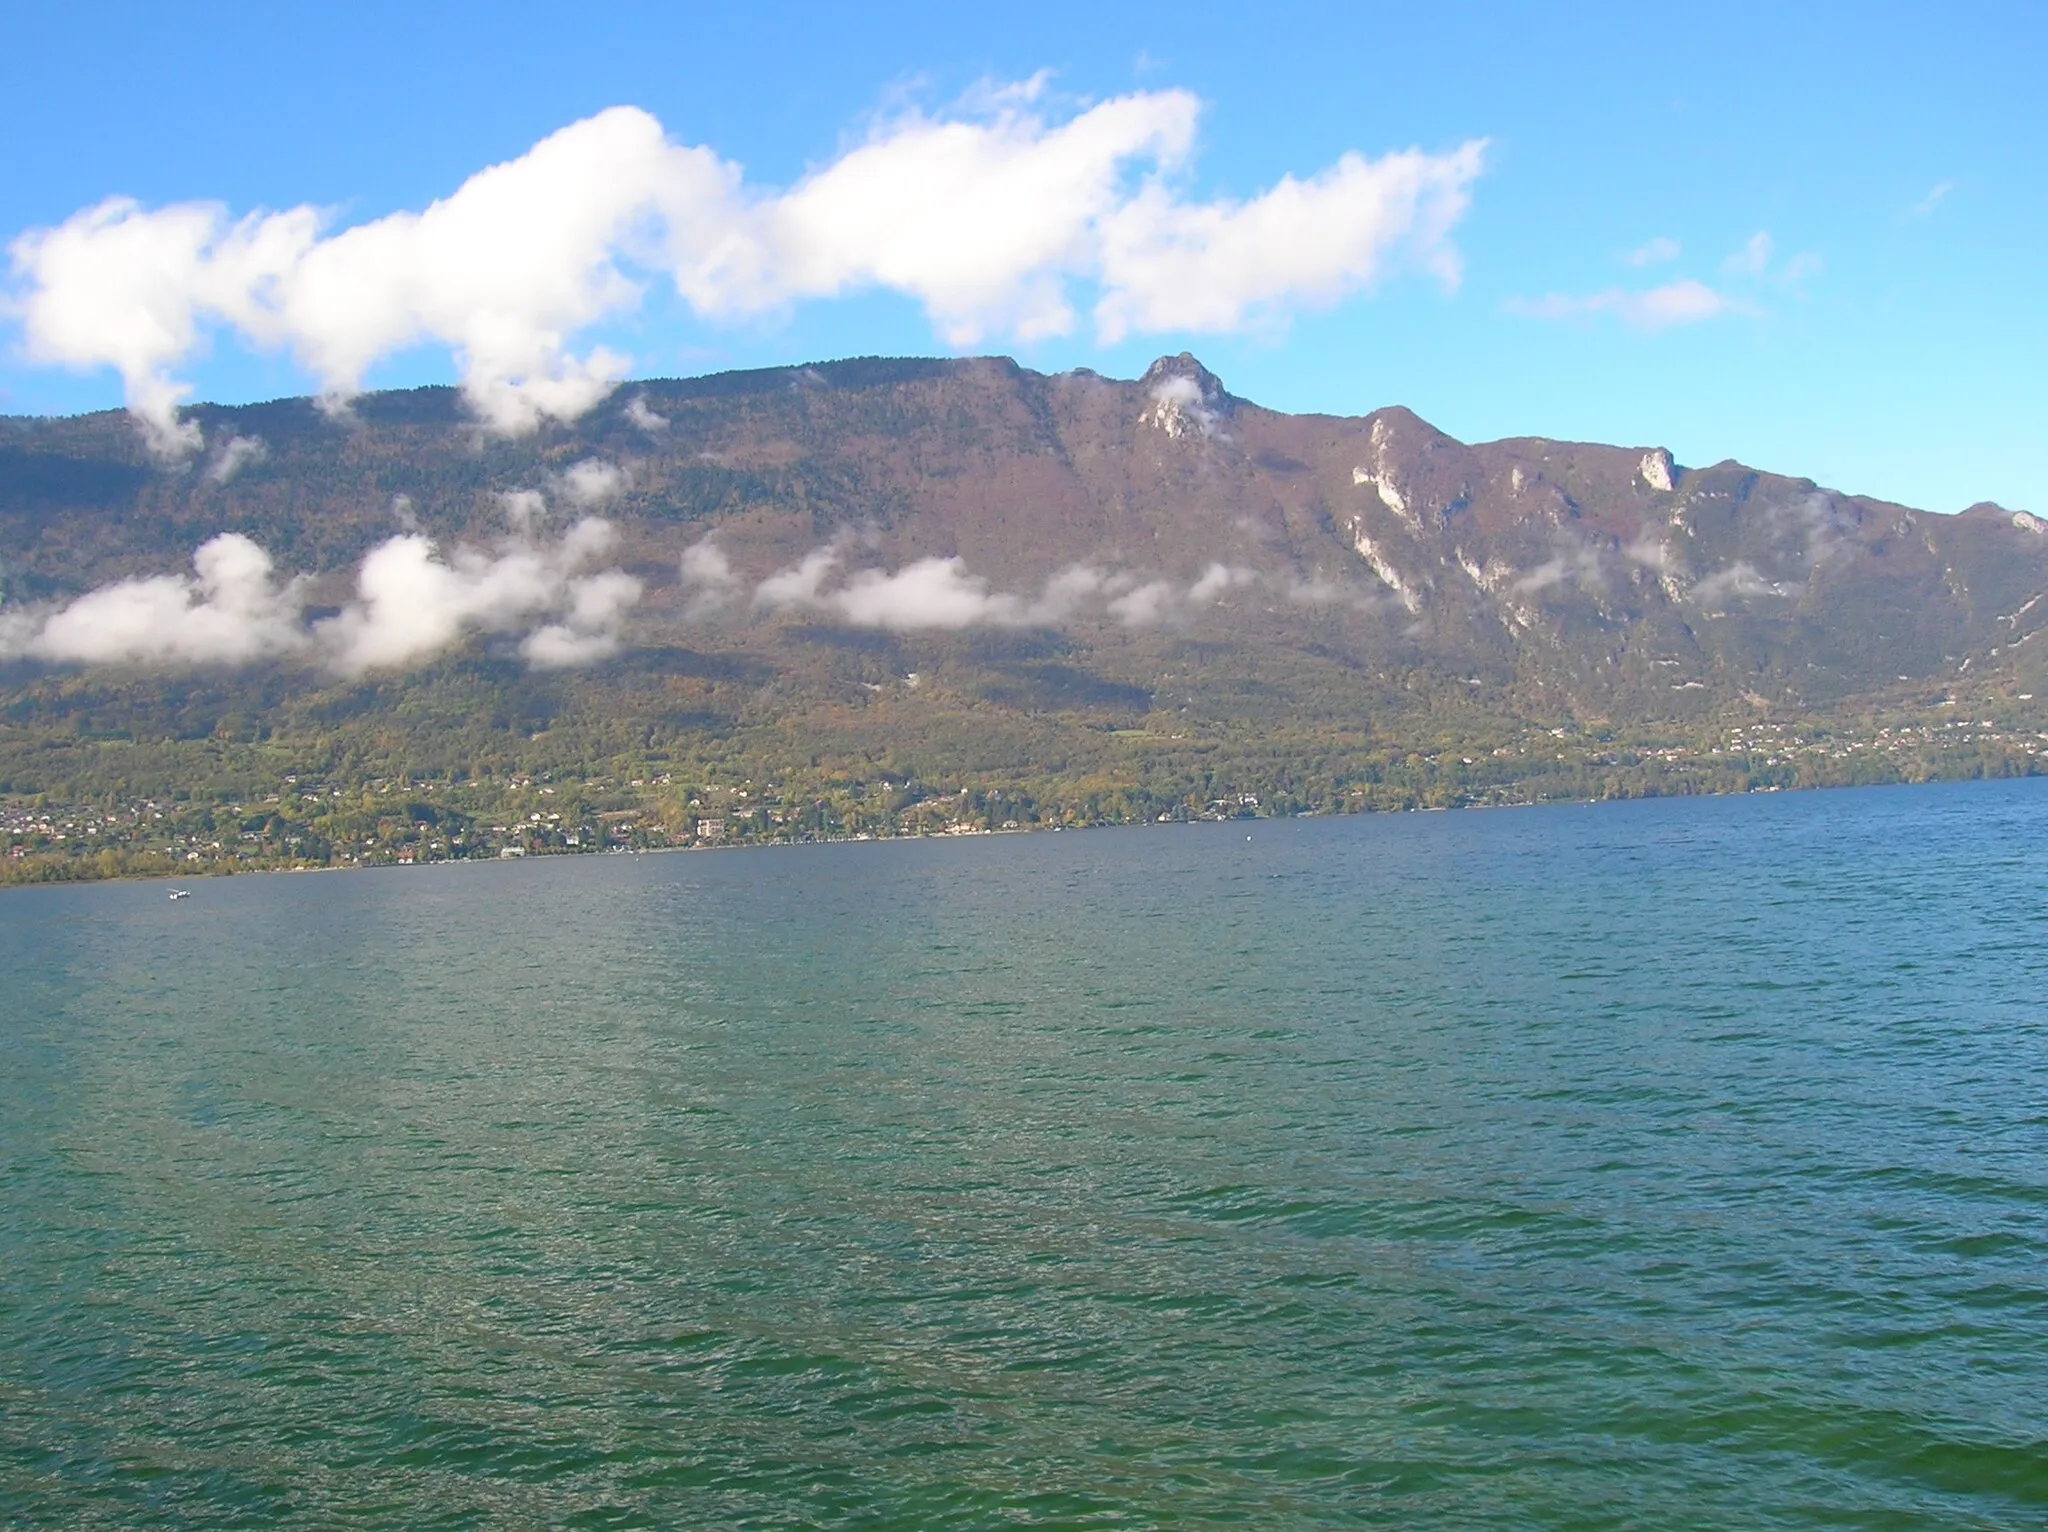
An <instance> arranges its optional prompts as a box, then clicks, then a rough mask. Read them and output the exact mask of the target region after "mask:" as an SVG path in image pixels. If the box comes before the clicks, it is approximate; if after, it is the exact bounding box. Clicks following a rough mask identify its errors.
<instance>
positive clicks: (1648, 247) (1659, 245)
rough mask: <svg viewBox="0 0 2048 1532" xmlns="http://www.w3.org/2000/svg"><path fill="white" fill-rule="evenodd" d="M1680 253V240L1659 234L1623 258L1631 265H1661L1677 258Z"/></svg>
mask: <svg viewBox="0 0 2048 1532" xmlns="http://www.w3.org/2000/svg"><path fill="white" fill-rule="evenodd" d="M1678 253H1679V244H1678V241H1677V240H1675V239H1669V238H1667V237H1665V236H1664V235H1662V234H1659V235H1658V236H1657V237H1656V238H1655V239H1653V240H1649V241H1647V242H1646V243H1644V244H1641V245H1638V246H1636V248H1635V249H1633V250H1631V251H1629V253H1628V254H1627V255H1625V256H1623V257H1622V259H1623V260H1624V261H1626V262H1627V263H1628V264H1629V265H1631V266H1661V265H1663V264H1664V263H1665V262H1666V261H1675V260H1677V259H1678Z"/></svg>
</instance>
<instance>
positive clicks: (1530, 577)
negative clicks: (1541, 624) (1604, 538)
mask: <svg viewBox="0 0 2048 1532" xmlns="http://www.w3.org/2000/svg"><path fill="white" fill-rule="evenodd" d="M1553 585H1577V586H1578V587H1579V588H1580V589H1582V590H1604V589H1606V587H1607V574H1606V571H1605V570H1603V569H1602V568H1601V567H1600V551H1599V549H1597V548H1594V547H1591V546H1588V545H1586V544H1583V543H1582V544H1578V545H1575V546H1573V547H1568V548H1560V549H1559V550H1558V551H1557V552H1556V553H1555V554H1553V555H1552V556H1551V557H1550V558H1548V559H1546V560H1544V561H1543V562H1542V563H1541V564H1538V565H1537V566H1536V567H1535V568H1534V569H1531V570H1529V571H1527V572H1526V573H1524V574H1522V575H1521V576H1519V577H1518V578H1517V579H1516V580H1515V582H1514V584H1513V586H1512V589H1514V590H1515V591H1517V592H1519V593H1520V594H1522V595H1534V594H1536V593H1537V592H1539V591H1545V590H1549V589H1550V588H1551V587H1552V586H1553Z"/></svg>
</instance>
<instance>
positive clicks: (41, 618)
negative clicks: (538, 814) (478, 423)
mask: <svg viewBox="0 0 2048 1532" xmlns="http://www.w3.org/2000/svg"><path fill="white" fill-rule="evenodd" d="M539 499H540V497H539V496H538V495H532V496H508V497H507V500H508V502H509V503H508V506H507V513H508V518H509V519H510V521H511V523H512V531H511V532H510V533H509V534H508V535H507V536H506V537H505V538H503V539H502V540H500V541H499V542H498V543H497V544H496V545H495V546H492V547H489V548H476V547H469V546H463V545H458V546H457V547H455V548H453V549H450V550H448V551H447V552H445V553H444V552H443V551H442V549H441V548H440V547H439V545H438V544H436V543H435V541H434V540H433V539H432V538H429V537H427V536H425V535H424V534H422V533H419V532H405V533H401V534H400V535H398V536H396V537H392V538H389V539H387V540H386V541H385V542H382V543H380V544H378V545H377V546H376V547H375V548H373V549H371V550H370V552H369V553H368V554H367V555H365V557H364V559H363V562H362V564H361V566H360V568H359V569H358V571H357V575H356V582H355V592H354V595H353V596H352V598H351V599H350V600H349V601H348V602H347V603H346V604H345V605H344V606H343V607H342V609H341V610H340V611H339V612H338V613H335V614H334V615H332V616H329V617H325V618H322V619H320V620H319V621H316V622H313V623H310V624H308V623H307V622H306V621H305V608H306V585H307V581H306V579H305V578H304V577H303V576H301V577H297V578H293V579H289V580H283V579H280V578H279V577H278V575H277V573H276V568H275V565H274V563H273V561H272V560H271V557H270V555H269V554H268V553H266V552H265V551H264V550H263V549H262V548H261V547H259V546H258V545H257V544H256V543H255V542H253V541H251V540H250V539H249V538H247V537H244V536H242V535H241V534H240V533H235V532H224V533H222V534H221V535H220V536H218V537H215V538H212V539H210V540H208V541H207V542H205V543H204V544H202V545H201V546H200V548H199V551H198V552H197V553H196V554H194V555H193V560H192V563H193V572H192V573H191V574H190V575H183V574H174V575H154V576H150V577H148V578H144V579H135V580H121V581H117V582H116V583H114V584H112V585H106V586H102V587H101V588H100V589H98V590H95V591H92V592H90V593H88V594H86V595H83V596H80V597H78V598H77V599H76V600H74V601H72V602H69V603H68V604H63V605H56V606H45V607H40V608H35V609H29V610H21V611H11V612H0V659H7V660H12V659H35V660H42V661H46V662H49V663H54V664H75V665H133V666H138V667H142V668H145V669H155V670H185V669H195V668H203V667H214V666H217V667H223V668H231V667H236V666H243V665H250V664H254V663H257V662H259V661H263V660H275V659H291V658H296V659H301V660H305V661H308V662H311V663H314V664H318V665H320V666H322V667H324V668H326V669H328V670H331V671H334V672H336V673H338V674H341V675H347V676H357V675H363V674H366V673H368V672H370V671H375V670H393V669H403V668H406V667H409V666H414V665H419V664H422V663H424V662H426V661H428V660H431V659H433V658H435V657H436V656H438V655H440V654H443V653H445V652H447V651H448V650H450V649H453V648H455V647H456V646H457V645H459V644H461V643H463V642H465V641H466V640H468V639H469V638H471V637H472V636H474V635H477V634H513V633H517V634H520V635H522V636H521V638H520V642H519V650H520V653H521V654H522V655H524V656H525V658H526V660H527V662H528V663H529V664H531V665H532V666H534V667H535V668H536V669H542V670H553V669H561V668H565V667H570V666H580V665H588V664H592V663H594V662H596V661H598V660H602V659H604V658H606V657H608V656H610V655H611V654H614V653H616V652H617V650H618V647H619V642H620V632H621V628H622V625H623V623H624V621H625V618H626V614H627V613H628V612H629V611H631V609H632V608H633V607H634V605H635V604H637V603H638V601H639V599H640V595H641V585H640V582H639V581H638V580H637V579H635V578H634V577H633V576H631V575H629V574H627V573H625V572H624V571H623V570H620V569H616V568H605V567H601V566H602V565H603V563H604V561H605V559H606V557H607V556H608V555H609V554H610V552H611V549H612V545H613V540H614V539H613V532H612V527H611V524H610V523H609V522H606V521H604V520H602V519H601V518H598V517H595V516H586V517H584V518H583V519H582V520H580V521H578V522H576V523H575V524H574V525H573V526H571V527H570V528H569V529H568V530H567V531H566V532H565V533H563V534H562V536H560V537H559V538H555V539H548V538H546V537H544V536H543V535H541V531H540V518H541V516H542V514H543V513H544V508H543V507H541V506H539V505H538V504H536V502H538V501H539Z"/></svg>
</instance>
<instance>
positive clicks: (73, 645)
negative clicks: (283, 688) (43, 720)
mask: <svg viewBox="0 0 2048 1532" xmlns="http://www.w3.org/2000/svg"><path fill="white" fill-rule="evenodd" d="M192 568H193V572H192V573H191V574H189V575H183V574H171V575H153V576H150V577H148V578H146V579H138V580H120V581H116V582H115V583H114V584H112V585H103V586H101V587H100V588H99V589H98V590H96V591H92V592H90V593H89V594H87V595H84V596H80V597H79V598H78V599H77V600H76V601H73V602H71V603H70V604H69V605H68V606H62V607H58V608H55V609H54V610H44V611H40V612H35V611H28V612H11V613H6V612H0V659H23V658H28V659H39V660H48V661H52V662H55V663H58V664H72V665H139V666H144V667H148V668H152V669H189V668H192V667H195V666H209V665H219V666H237V665H248V664H252V663H254V662H255V661H258V660H264V659H271V658H274V657H276V656H279V655H287V654H293V653H297V652H298V651H300V650H302V649H304V648H306V646H307V644H308V642H309V636H308V634H307V633H306V631H305V629H304V628H303V627H302V626H301V625H300V622H299V615H300V612H301V611H302V610H303V608H304V605H305V592H304V586H303V582H302V581H299V580H287V581H279V580H278V578H277V575H276V570H275V566H274V565H273V564H272V563H271V558H270V555H269V554H268V553H265V552H264V551H263V549H261V548H260V547H258V546H257V545H256V544H255V543H254V542H252V541H250V540H249V539H248V538H246V537H243V536H242V535H241V534H240V533H238V532H223V533H222V534H221V535H220V536H218V537H215V538H211V539H209V540H208V541H206V542H204V543H202V544H200V546H199V551H198V552H197V553H195V554H193V556H192Z"/></svg>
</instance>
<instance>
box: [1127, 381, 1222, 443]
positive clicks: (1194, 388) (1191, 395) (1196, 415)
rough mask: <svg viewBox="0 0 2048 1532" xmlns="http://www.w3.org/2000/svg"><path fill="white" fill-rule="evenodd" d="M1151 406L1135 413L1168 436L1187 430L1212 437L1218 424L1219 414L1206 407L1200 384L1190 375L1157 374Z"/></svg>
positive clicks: (1175, 435) (1145, 422)
mask: <svg viewBox="0 0 2048 1532" xmlns="http://www.w3.org/2000/svg"><path fill="white" fill-rule="evenodd" d="M1151 393H1152V407H1151V408H1150V409H1148V410H1146V411H1145V413H1144V414H1143V415H1141V416H1139V417H1138V418H1139V420H1140V421H1141V422H1142V423H1144V424H1148V425H1156V426H1158V427H1159V429H1160V430H1162V431H1164V432H1165V433H1166V434H1167V435H1168V436H1172V437H1181V436H1185V435H1186V434H1187V433H1188V432H1189V431H1193V432H1195V433H1196V434H1197V435H1199V436H1203V437H1213V436H1215V435H1216V434H1217V432H1218V429H1219V427H1220V424H1221V417H1220V416H1218V415H1217V413H1216V411H1215V410H1214V409H1213V408H1211V407H1210V404H1209V401H1208V399H1207V398H1206V397H1205V396H1204V395H1203V393H1202V385H1201V384H1200V383H1198V382H1196V381H1195V380H1194V379H1193V378H1190V377H1185V376H1182V375H1179V374H1176V375H1174V376H1171V377H1165V378H1161V379H1160V380H1159V381H1158V382H1157V383H1155V384H1153V385H1152V389H1151Z"/></svg>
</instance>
